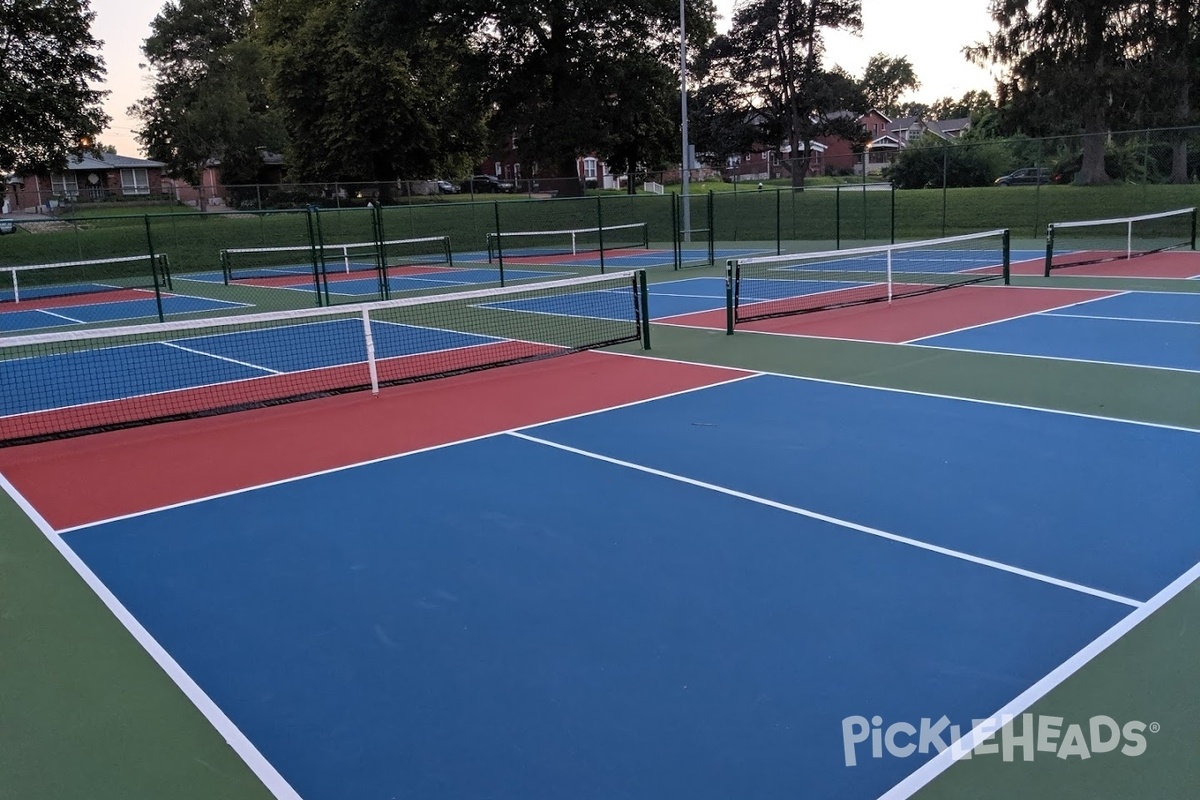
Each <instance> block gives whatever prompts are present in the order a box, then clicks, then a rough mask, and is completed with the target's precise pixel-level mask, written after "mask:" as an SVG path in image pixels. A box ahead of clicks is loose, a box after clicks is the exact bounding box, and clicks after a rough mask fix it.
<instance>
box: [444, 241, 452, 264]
mask: <svg viewBox="0 0 1200 800" xmlns="http://www.w3.org/2000/svg"><path fill="white" fill-rule="evenodd" d="M445 244H446V266H447V267H449V268H450V269H454V251H453V250H452V249H451V248H450V237H449V236H447V237H446V242H445Z"/></svg>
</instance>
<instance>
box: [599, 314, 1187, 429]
mask: <svg viewBox="0 0 1200 800" xmlns="http://www.w3.org/2000/svg"><path fill="white" fill-rule="evenodd" d="M675 327H680V328H687V327H689V326H686V325H678V326H675ZM785 335H789V334H785ZM847 341H856V340H852V339H851V340H847ZM597 352H599V353H603V354H604V355H606V356H616V357H617V358H641V359H646V360H649V361H663V362H666V363H668V364H687V365H689V366H693V367H717V368H719V369H743V368H742V367H727V366H724V365H722V364H710V363H707V362H704V361H686V360H684V359H680V358H663V357H661V356H652V355H651V356H648V355H644V354H642V353H622V352H620V351H617V350H598V351H597ZM747 369H748V368H747ZM748 371H749V370H748ZM753 372H754V374H755V375H770V376H771V377H773V378H787V379H788V380H793V381H811V382H812V383H825V384H829V385H831V386H852V387H854V388H855V389H872V390H874V391H877V392H895V393H896V394H907V395H913V396H915V397H935V398H937V399H939V400H953V401H955V402H959V403H977V404H979V405H985V406H998V407H1000V408H1016V409H1020V410H1021V411H1037V412H1040V413H1043V414H1061V415H1063V416H1067V417H1080V418H1082V419H1095V420H1100V421H1102V422H1119V423H1121V424H1123V425H1140V426H1142V427H1146V428H1162V429H1163V430H1168V431H1183V432H1184V433H1200V430H1197V429H1196V428H1184V427H1182V426H1179V425H1167V424H1165V423H1161V422H1145V421H1142V420H1136V419H1123V418H1121V417H1102V416H1100V415H1098V414H1085V413H1083V412H1082V411H1065V410H1063V409H1058V408H1043V407H1041V406H1024V405H1020V404H1019V403H1006V402H1004V401H1002V400H983V399H981V398H978V397H958V396H956V395H950V394H937V393H935V392H919V391H916V390H915V389H898V388H896V387H894V386H875V385H874V384H870V383H855V382H853V381H837V380H832V379H830V378H814V377H811V376H809V375H790V374H788V373H786V372H771V371H770V370H761V369H760V370H753Z"/></svg>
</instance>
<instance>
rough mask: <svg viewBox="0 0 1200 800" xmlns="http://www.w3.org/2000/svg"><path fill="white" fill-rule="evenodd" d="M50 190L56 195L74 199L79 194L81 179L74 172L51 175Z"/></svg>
mask: <svg viewBox="0 0 1200 800" xmlns="http://www.w3.org/2000/svg"><path fill="white" fill-rule="evenodd" d="M50 191H51V193H52V194H54V196H55V197H66V198H69V199H71V200H74V199H75V198H76V197H78V196H79V179H78V178H77V177H76V176H75V173H74V172H63V173H60V174H58V175H51V176H50Z"/></svg>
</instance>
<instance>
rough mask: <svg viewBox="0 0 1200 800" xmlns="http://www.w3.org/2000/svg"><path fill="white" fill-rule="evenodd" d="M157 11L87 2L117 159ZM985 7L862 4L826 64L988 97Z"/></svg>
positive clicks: (132, 143) (139, 93) (930, 90)
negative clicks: (978, 61)
mask: <svg viewBox="0 0 1200 800" xmlns="http://www.w3.org/2000/svg"><path fill="white" fill-rule="evenodd" d="M734 4H735V0H716V5H717V13H718V14H719V15H720V16H721V17H723V19H722V20H719V21H718V28H719V29H720V30H725V29H727V28H728V25H729V20H730V17H732V16H733V7H734ZM162 6H163V0H92V10H93V11H94V12H96V20H95V23H94V26H93V34H94V35H95V36H96V38H97V39H100V40H101V41H103V42H104V46H103V51H102V52H103V55H104V61H105V65H106V67H107V78H106V81H105V84H104V86H103V87H101V88H104V89H107V90H108V91H109V92H110V94H109V95H108V97H107V99H106V100H105V104H104V107H105V111H106V112H107V113H108V115H109V116H110V117H112V122H111V123H109V128H108V130H107V131H105V132H104V134H102V136H101V138H100V140H101V142H102V143H103V144H106V145H113V146H114V147H116V148H117V152H119V153H121V154H123V155H143V152H142V148H141V146H140V145H139V144H138V143H137V140H136V139H135V138H134V136H135V129H136V127H137V121H136V120H134V119H131V118H130V117H129V116H128V115H127V114H126V109H128V108H129V106H130V105H132V104H133V103H134V102H136V101H137V100H138V99H140V98H142V97H144V96H146V95H147V94H148V93H149V85H148V83H147V78H146V75H147V73H146V71H145V70H142V69H139V68H138V63H139V62H140V61H142V52H141V45H142V42H143V41H144V40H145V39H146V37H147V36H149V35H150V22H151V20H153V19H154V17H155V16H156V15H157V14H158V12H159V11H160V10H161V9H162ZM987 7H988V0H921V2H919V3H914V2H904V1H903V0H862V8H863V12H862V13H863V32H862V35H861V36H851V35H849V34H845V33H840V32H832V33H828V34H826V65H827V66H833V65H838V66H841V67H842V68H843V69H845V70H846V71H848V72H849V73H850V74H851V75H854V76H861V75H862V72H863V68H864V67H866V65H867V59H869V58H870V57H871V56H873V55H875V54H876V53H886V54H887V55H889V56H892V57H898V56H904V57H906V58H908V60H909V61H910V62H911V63H912V65H913V68H914V70H915V71H916V73H917V78H918V80H920V81H921V87H920V88H919V89H917V90H916V91H915V92H912V93H910V94H909V95H907V96H906V97H905V98H904V99H911V100H920V101H923V102H926V103H933V102H934V101H936V100H938V99H940V98H942V97H961V96H962V95H963V94H964V93H966V92H968V91H971V90H972V89H987V90H989V91H994V89H993V81H992V78H991V76H990V75H989V74H988V72H987V71H986V70H984V69H981V68H979V67H976V66H973V65H971V64H968V63H967V61H966V60H965V59H964V58H963V56H962V48H963V46H964V45H967V44H971V43H974V42H976V41H980V40H982V39H983V38H984V37H985V36H986V35H987V33H988V32H989V31H990V30H992V23H991V19H990V18H989V17H988V14H987Z"/></svg>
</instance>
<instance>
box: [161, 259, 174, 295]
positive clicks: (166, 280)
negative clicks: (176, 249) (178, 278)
mask: <svg viewBox="0 0 1200 800" xmlns="http://www.w3.org/2000/svg"><path fill="white" fill-rule="evenodd" d="M159 258H161V259H162V274H163V285H164V286H166V287H167V291H168V292H173V291H175V283H174V281H173V279H172V278H171V259H170V258H168V257H167V254H166V253H159Z"/></svg>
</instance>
